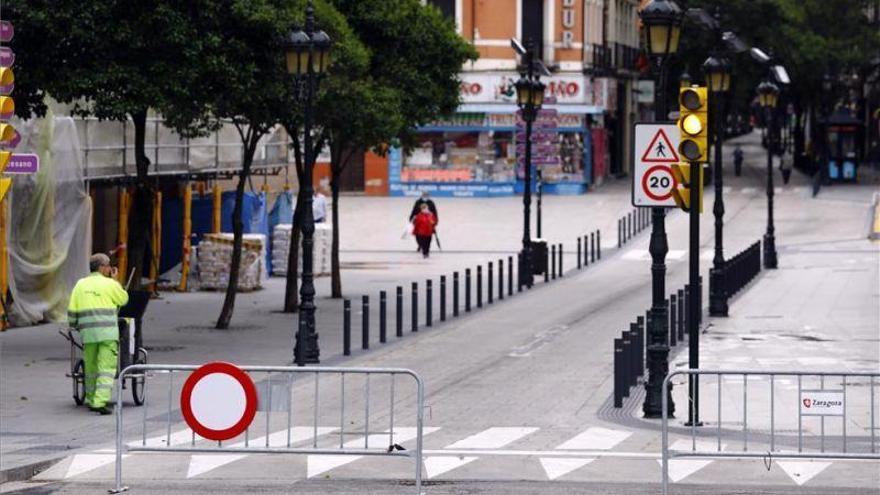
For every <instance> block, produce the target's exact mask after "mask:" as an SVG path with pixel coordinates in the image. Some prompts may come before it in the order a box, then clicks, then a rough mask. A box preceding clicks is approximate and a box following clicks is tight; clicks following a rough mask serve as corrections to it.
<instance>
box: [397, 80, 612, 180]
mask: <svg viewBox="0 0 880 495" xmlns="http://www.w3.org/2000/svg"><path fill="white" fill-rule="evenodd" d="M518 78H519V75H518V74H517V73H515V72H513V71H511V72H492V73H485V72H480V73H468V72H466V73H463V74H462V75H461V79H462V83H461V101H462V104H461V105H460V107H459V108H458V111H457V112H456V113H455V114H453V115H452V116H450V117H449V118H447V119H445V120H440V121H436V122H432V123H431V124H429V125H426V126H423V127H420V128H419V129H418V138H417V145H416V146H415V148H414V149H413V150H411V151H410V152H409V153H403V152H402V150H400V149H398V148H392V149H391V150H390V152H389V155H388V186H389V194H390V195H392V196H411V195H418V194H420V193H421V192H422V191H428V192H429V193H431V194H432V195H435V196H465V197H494V196H510V195H513V194H518V193H521V192H522V190H523V187H524V186H523V184H524V171H525V124H524V122H523V121H522V119H521V118H520V115H519V110H518V108H517V106H516V90H515V88H514V83H515V82H516V80H517V79H518ZM542 80H543V82H544V83H545V84H546V87H547V89H546V93H545V104H544V106H543V108H542V110H541V111H540V113H539V115H538V118H537V120H536V121H535V123H534V126H533V132H532V165H533V166H532V173H533V181H532V184H536V181H535V180H534V179H536V177H535V176H536V175H537V170H538V169H540V170H541V175H542V180H543V192H544V193H545V194H583V193H585V192H586V191H587V190H588V188H589V187H590V185H591V184H593V183H595V182H596V181H597V180H601V178H602V177H603V176H604V175H605V174H607V156H606V137H605V132H604V112H605V109H606V102H607V99H608V80H607V79H595V80H591V79H590V78H589V77H587V76H584V75H581V74H577V73H574V74H565V73H563V74H554V75H553V76H551V77H548V78H543V79H542Z"/></svg>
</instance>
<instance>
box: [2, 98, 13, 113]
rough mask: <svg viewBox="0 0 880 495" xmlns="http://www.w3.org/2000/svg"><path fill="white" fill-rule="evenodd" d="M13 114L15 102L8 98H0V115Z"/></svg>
mask: <svg viewBox="0 0 880 495" xmlns="http://www.w3.org/2000/svg"><path fill="white" fill-rule="evenodd" d="M13 113H15V101H13V100H12V98H10V97H8V96H0V115H9V114H13Z"/></svg>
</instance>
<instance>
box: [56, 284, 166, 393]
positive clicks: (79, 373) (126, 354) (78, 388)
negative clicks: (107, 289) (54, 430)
mask: <svg viewBox="0 0 880 495" xmlns="http://www.w3.org/2000/svg"><path fill="white" fill-rule="evenodd" d="M149 301H150V293H149V292H148V291H140V290H131V291H128V304H126V305H125V306H123V307H122V308H120V309H119V353H118V356H119V359H118V361H117V370H116V373H117V376H118V375H119V371H120V370H123V369H125V368H126V367H127V366H129V365H132V364H147V350H146V349H145V348H144V345H143V333H142V327H143V324H142V319H143V316H144V312H145V311H146V309H147V303H149ZM129 319H132V320H134V325H133V328H132V325H130V324H129ZM58 333H60V334H61V336H62V337H64V338H65V339H67V340H68V341H69V342H70V373H68V374H66V376H67V377H68V378H71V379H72V381H73V401H74V402H75V403H76V405H78V406H81V405H83V404H84V403H85V400H86V381H85V362H84V361H83V359H82V350H83V345H82V342H81V337H80V336H79V332H77V331H76V330H74V329H72V328H68V329H67V332H64V331H61V330H59V331H58ZM126 378H127V379H128V384H130V385H131V397H132V399H133V400H134V403H135V404H136V405H138V406H140V405H143V404H144V400H145V391H144V383H145V381H146V375H145V374H144V373H132V374H129V375H128V376H127V377H126ZM122 388H123V389H125V388H127V387H126V384H125V383H123V384H122ZM116 400H122V398H121V397H117V398H116Z"/></svg>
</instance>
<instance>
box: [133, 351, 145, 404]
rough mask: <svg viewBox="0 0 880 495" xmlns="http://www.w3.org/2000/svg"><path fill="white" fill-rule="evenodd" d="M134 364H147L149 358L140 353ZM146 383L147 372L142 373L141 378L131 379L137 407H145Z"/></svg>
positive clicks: (134, 377)
mask: <svg viewBox="0 0 880 495" xmlns="http://www.w3.org/2000/svg"><path fill="white" fill-rule="evenodd" d="M134 364H147V356H146V355H145V354H143V353H140V352H138V357H137V359H135V361H134ZM146 382H147V372H146V371H142V372H141V373H140V376H133V377H131V398H132V399H133V400H134V403H135V405H138V406H142V405H144V399H145V398H146V387H145V385H146Z"/></svg>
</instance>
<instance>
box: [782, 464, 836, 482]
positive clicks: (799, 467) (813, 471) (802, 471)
mask: <svg viewBox="0 0 880 495" xmlns="http://www.w3.org/2000/svg"><path fill="white" fill-rule="evenodd" d="M776 464H778V465H779V467H781V468H782V470H783V471H785V474H787V475H788V477H789V478H791V480H792V481H794V482H795V483H796V484H797V486H801V485H803V484H804V483H806V482H808V481H810V480H811V479H812V478H813V477H814V476H816V475H817V474H819V473H821V472H822V471H824V470H825V468H827V467H828V466H830V465H831V463H830V462H821V461H776Z"/></svg>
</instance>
